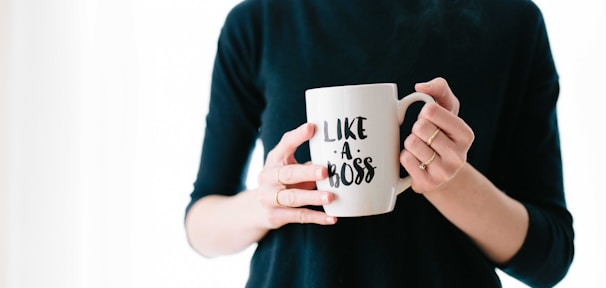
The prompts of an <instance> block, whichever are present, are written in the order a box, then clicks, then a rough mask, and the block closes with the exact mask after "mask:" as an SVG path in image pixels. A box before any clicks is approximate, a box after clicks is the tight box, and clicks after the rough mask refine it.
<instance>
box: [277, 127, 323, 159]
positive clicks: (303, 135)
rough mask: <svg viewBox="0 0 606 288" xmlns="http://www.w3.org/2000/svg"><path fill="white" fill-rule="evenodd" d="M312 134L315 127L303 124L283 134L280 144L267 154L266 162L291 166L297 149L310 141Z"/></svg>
mask: <svg viewBox="0 0 606 288" xmlns="http://www.w3.org/2000/svg"><path fill="white" fill-rule="evenodd" d="M314 132H315V126H314V125H313V124H310V123H305V124H303V125H301V126H299V127H297V128H296V129H294V130H290V131H288V132H286V133H284V135H283V136H282V139H280V142H278V144H277V145H276V147H274V149H272V150H271V151H270V152H269V153H268V155H267V162H268V163H279V164H282V165H286V164H292V163H293V162H294V161H293V160H294V158H293V155H294V154H295V151H296V150H297V148H298V147H299V146H301V144H303V143H305V142H306V141H308V140H309V139H311V137H312V136H313V135H314Z"/></svg>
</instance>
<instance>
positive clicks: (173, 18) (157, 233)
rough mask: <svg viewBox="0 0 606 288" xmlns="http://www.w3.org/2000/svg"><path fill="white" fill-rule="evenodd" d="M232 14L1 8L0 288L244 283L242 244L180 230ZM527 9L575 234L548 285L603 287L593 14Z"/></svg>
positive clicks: (6, 0)
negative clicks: (549, 93) (197, 242)
mask: <svg viewBox="0 0 606 288" xmlns="http://www.w3.org/2000/svg"><path fill="white" fill-rule="evenodd" d="M237 2H238V1H235V0H222V1H195V0H176V1H166V0H165V1H159V0H147V1H145V0H103V1H95V0H54V1H35V0H0V189H1V190H0V287H1V288H5V287H6V288H30V287H31V288H34V287H61V288H70V287H242V286H243V284H244V282H245V280H246V277H247V274H248V260H249V258H250V255H251V253H252V248H251V249H248V250H246V251H244V252H242V253H240V254H237V255H233V256H227V257H221V258H217V259H212V260H208V259H204V258H202V257H200V256H198V255H196V254H195V252H193V251H192V250H191V249H190V248H189V247H188V245H187V242H186V240H185V235H184V229H183V216H184V215H183V212H184V208H185V205H186V204H187V203H188V197H189V195H188V194H189V193H190V191H191V189H192V186H191V185H192V182H193V181H194V178H195V173H196V171H197V165H198V160H199V153H200V146H201V141H202V137H203V135H202V133H203V127H204V116H205V114H206V105H207V96H208V92H209V80H210V72H211V69H212V61H213V57H214V53H215V49H216V39H217V36H218V33H219V29H220V27H221V25H222V23H223V20H224V17H225V15H226V13H227V12H228V11H229V9H230V8H231V7H232V6H233V5H235V4H236V3H237ZM537 3H538V4H539V6H540V7H541V8H542V10H543V12H544V15H545V18H546V21H547V27H548V32H549V34H550V38H551V42H552V49H553V52H554V57H555V59H556V64H557V66H558V70H559V72H560V75H561V86H562V90H561V91H562V92H561V100H560V102H559V106H558V109H559V113H560V127H561V137H562V147H563V153H564V168H565V171H564V172H565V177H566V178H565V180H566V183H565V185H566V189H567V200H568V203H569V208H570V210H571V211H572V213H573V215H574V217H575V229H576V234H577V237H576V257H575V261H574V263H573V265H572V267H571V269H570V272H569V274H568V276H567V277H566V278H565V279H564V280H563V281H562V282H561V284H560V285H559V287H579V286H581V284H580V283H582V286H583V287H604V286H605V285H606V279H604V276H603V275H604V272H605V271H606V263H605V261H606V260H604V259H605V258H606V250H605V249H604V248H603V243H606V235H605V234H606V225H605V224H604V220H606V212H604V208H603V207H604V205H603V203H605V202H606V196H604V190H605V189H604V188H601V182H602V181H603V179H604V174H605V172H606V169H604V165H603V163H605V162H606V153H605V152H604V148H603V142H601V141H603V140H602V139H604V137H603V136H602V135H603V133H604V131H605V130H604V128H603V123H605V121H604V111H606V110H604V109H605V108H604V104H605V103H606V101H604V98H605V97H606V92H605V91H606V89H605V88H604V79H605V78H606V77H605V76H606V73H604V67H606V57H605V56H604V54H603V52H602V51H606V23H605V22H604V21H605V20H604V19H605V18H606V8H605V3H604V1H601V0H593V1H592V0H578V1H562V0H541V1H537ZM600 52H601V53H600ZM253 162H254V165H256V166H255V167H257V169H258V167H259V165H260V159H259V157H258V156H257V158H256V160H255V161H253ZM254 171H255V169H253V173H254ZM252 179H254V177H252ZM250 183H252V184H253V185H254V182H252V181H251V182H250ZM503 282H504V285H505V287H523V286H521V284H519V283H518V282H517V281H515V280H512V279H510V278H508V277H506V276H504V277H503Z"/></svg>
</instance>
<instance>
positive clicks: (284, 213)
mask: <svg viewBox="0 0 606 288" xmlns="http://www.w3.org/2000/svg"><path fill="white" fill-rule="evenodd" d="M270 222H271V223H272V224H271V225H272V226H274V228H278V227H281V226H283V225H285V224H288V223H301V224H319V225H332V224H335V223H336V222H337V218H336V217H332V216H328V215H326V213H324V212H321V211H315V210H311V209H306V208H297V209H292V208H280V209H276V210H275V211H274V212H273V213H272V217H271V218H270Z"/></svg>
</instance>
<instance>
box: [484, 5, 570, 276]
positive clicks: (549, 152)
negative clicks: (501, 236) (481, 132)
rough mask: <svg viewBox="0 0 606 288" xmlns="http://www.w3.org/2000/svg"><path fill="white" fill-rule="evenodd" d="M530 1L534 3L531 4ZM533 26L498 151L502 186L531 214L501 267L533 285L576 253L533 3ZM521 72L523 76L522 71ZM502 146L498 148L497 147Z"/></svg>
mask: <svg viewBox="0 0 606 288" xmlns="http://www.w3.org/2000/svg"><path fill="white" fill-rule="evenodd" d="M532 6H534V4H532ZM528 10H529V12H530V14H531V16H532V18H531V19H535V20H534V21H535V22H534V25H533V26H532V25H529V27H530V28H531V29H529V31H530V33H528V36H527V38H526V39H524V38H522V39H521V41H523V42H525V43H526V45H528V46H527V48H526V49H525V50H526V53H524V57H525V58H526V59H531V60H530V61H525V62H523V63H524V66H522V67H520V68H521V69H519V70H517V71H522V72H521V73H520V74H522V75H519V76H520V77H523V78H526V79H527V80H526V81H521V83H523V85H521V86H520V87H521V90H520V91H522V92H521V93H520V94H519V95H520V96H521V97H517V98H515V100H514V101H512V102H510V103H509V106H508V107H507V109H506V111H507V112H506V114H508V117H507V118H503V119H507V122H508V123H502V126H507V127H508V128H507V129H503V132H504V138H502V140H503V139H507V140H504V141H500V142H498V143H499V144H498V145H497V147H498V148H497V151H496V153H502V155H503V156H502V159H500V161H499V164H497V165H501V167H500V169H502V170H501V176H502V178H501V179H500V180H501V183H500V184H501V187H502V189H504V190H505V191H506V193H508V194H509V195H510V196H512V197H514V198H516V199H518V200H519V201H521V202H522V203H523V204H524V206H525V207H526V209H527V210H528V213H529V228H528V233H527V237H526V240H525V242H524V244H523V246H522V248H521V250H520V251H519V252H518V253H517V255H516V256H515V257H514V258H513V259H512V261H511V262H510V263H509V264H508V265H506V267H503V270H504V271H505V272H506V273H508V274H510V275H512V276H514V277H515V278H518V279H519V280H521V281H523V282H525V283H526V284H528V285H530V286H533V287H550V286H553V285H555V283H557V282H558V281H560V280H561V279H562V278H563V277H564V275H565V274H566V272H567V271H568V268H569V266H570V264H571V262H572V259H573V255H574V243H573V241H574V232H573V227H572V217H571V215H570V213H569V212H568V210H567V208H566V202H565V198H564V188H563V187H564V184H563V175H562V158H561V155H560V142H559V133H558V123H557V113H556V110H557V109H556V108H557V107H556V101H557V98H558V94H559V84H558V75H557V72H556V70H555V66H554V61H553V58H552V54H551V51H550V47H549V41H548V38H547V32H546V29H545V23H544V22H543V18H542V15H541V14H540V11H539V10H538V8H536V6H534V9H528ZM524 74H525V75H524ZM499 149H500V150H499Z"/></svg>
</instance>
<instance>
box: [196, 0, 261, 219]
mask: <svg viewBox="0 0 606 288" xmlns="http://www.w3.org/2000/svg"><path fill="white" fill-rule="evenodd" d="M250 4H251V3H250V2H243V3H241V4H240V5H239V6H238V7H236V8H234V9H233V10H232V11H231V12H230V14H229V15H228V17H227V19H226V21H225V24H224V26H223V29H222V31H221V35H220V37H219V41H218V46H217V55H216V58H215V64H214V70H213V75H212V86H211V93H210V104H209V112H208V115H207V117H206V130H205V133H204V141H203V146H202V156H201V159H200V168H199V170H198V175H197V179H196V182H195V184H194V191H193V192H192V193H191V202H190V204H189V205H188V207H187V210H189V208H190V207H191V205H193V203H195V202H196V201H197V200H199V199H200V198H202V197H203V196H206V195H209V194H223V195H234V194H236V193H238V192H240V191H241V190H242V189H244V185H243V183H244V177H245V176H246V172H247V162H248V159H249V156H250V153H251V150H252V148H253V147H254V141H255V139H256V138H257V135H258V130H259V127H260V121H261V120H260V115H261V111H262V109H263V106H264V101H263V98H262V96H261V94H260V92H259V89H258V87H257V83H255V79H257V76H256V73H257V72H256V71H257V61H256V59H258V57H257V56H256V54H257V53H258V50H257V48H256V47H257V46H258V45H257V44H256V43H255V39H256V38H257V35H254V34H253V33H252V32H251V31H249V29H250V28H249V26H247V23H250V22H251V21H255V19H253V16H254V13H249V12H250V9H249V8H250V7H245V6H246V5H248V6H250ZM245 12H246V13H245Z"/></svg>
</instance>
